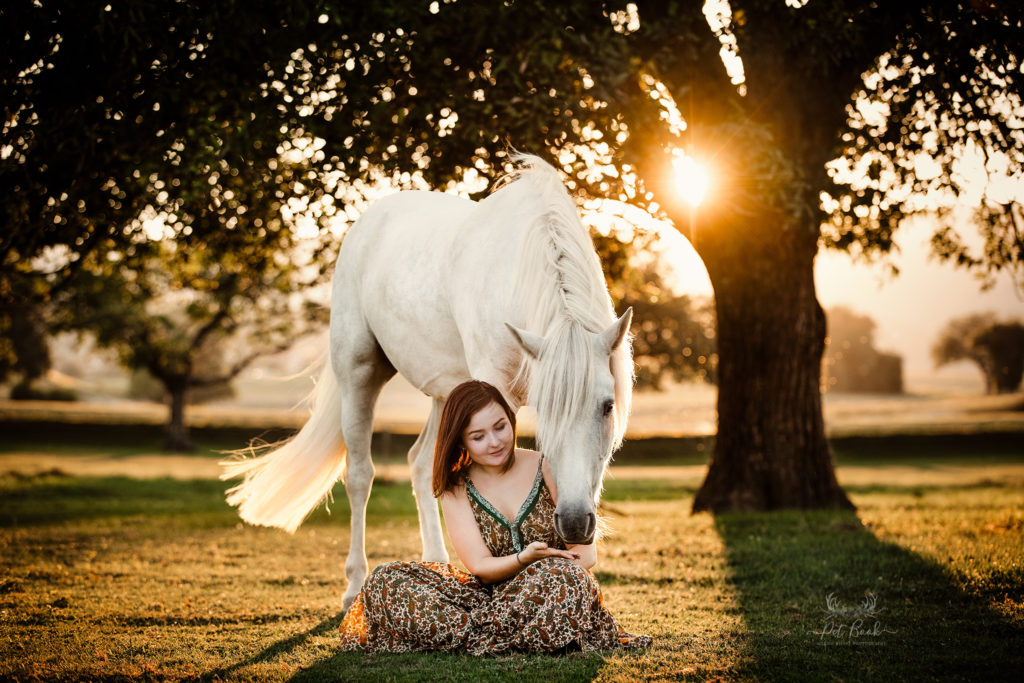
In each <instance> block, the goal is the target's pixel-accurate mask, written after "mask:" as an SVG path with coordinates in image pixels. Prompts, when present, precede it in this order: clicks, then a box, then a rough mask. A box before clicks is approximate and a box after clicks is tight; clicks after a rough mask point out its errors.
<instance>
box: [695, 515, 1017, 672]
mask: <svg viewBox="0 0 1024 683" xmlns="http://www.w3.org/2000/svg"><path fill="white" fill-rule="evenodd" d="M715 528H716V530H717V531H718V533H719V535H720V536H721V538H722V540H723V542H724V543H725V546H726V551H727V555H728V563H729V570H730V574H731V577H730V581H731V583H732V585H733V587H734V589H735V591H736V593H737V600H738V603H739V607H740V610H741V612H742V614H743V617H744V621H745V622H746V626H747V630H748V635H747V636H746V637H745V639H746V642H747V647H748V648H749V652H748V655H749V656H748V657H745V658H744V659H745V660H746V661H747V662H748V664H747V666H746V668H747V670H746V671H745V672H744V673H747V674H750V675H752V676H754V677H756V678H758V679H762V680H775V679H785V680H808V681H820V680H839V679H842V680H880V681H881V680H885V681H890V680H933V679H941V680H959V679H963V680H1007V679H1011V678H1014V677H1015V676H1017V675H1019V673H1020V671H1021V669H1022V668H1024V651H1022V650H1021V648H1020V644H1021V642H1024V627H1022V626H1021V625H1020V624H1015V623H1013V622H1011V621H1010V620H1009V619H1008V618H1006V617H1004V616H1003V615H1001V614H999V613H998V612H996V611H995V610H994V609H993V608H992V607H991V606H990V604H989V603H988V601H987V600H986V598H987V597H990V598H996V599H998V598H997V596H996V595H995V594H993V595H991V596H982V597H979V596H976V595H972V594H969V593H967V592H965V591H964V590H962V589H961V588H960V587H959V586H958V585H957V581H956V579H955V577H954V576H953V575H952V574H951V572H950V571H949V570H948V569H947V568H945V567H943V566H942V565H939V564H937V563H936V562H934V561H932V560H930V559H928V558H926V557H924V556H921V555H918V554H916V553H914V552H911V551H909V550H907V549H905V548H903V547H901V546H899V545H897V544H894V543H890V542H886V541H882V540H880V539H878V538H877V537H876V536H875V535H874V534H872V533H871V532H870V530H868V529H866V528H865V527H864V526H863V525H862V524H861V522H860V520H859V519H858V518H857V516H856V515H855V514H853V513H849V512H798V511H784V512H773V513H730V514H722V515H719V516H717V517H716V518H715ZM1020 578H1021V577H1020V576H1017V577H1016V579H1011V580H1010V581H1007V582H1006V583H1004V585H1003V588H1004V589H1006V590H1008V591H1009V593H1010V595H1015V597H1016V598H1017V599H1019V597H1020V595H1019V594H1020V590H1021V581H1020ZM998 592H1000V591H999V590H997V591H994V593H998ZM1017 680H1019V679H1017Z"/></svg>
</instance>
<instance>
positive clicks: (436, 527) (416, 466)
mask: <svg viewBox="0 0 1024 683" xmlns="http://www.w3.org/2000/svg"><path fill="white" fill-rule="evenodd" d="M443 407H444V401H442V400H440V399H436V398H435V399H434V402H433V405H432V406H431V409H430V417H429V418H428V419H427V424H426V425H424V427H423V431H421V432H420V435H419V438H417V439H416V443H414V444H413V445H412V448H410V449H409V467H410V470H411V473H412V491H413V494H414V495H415V496H416V508H417V510H418V511H419V515H420V538H421V539H422V541H423V561H424V562H445V563H447V562H448V550H447V549H446V548H445V546H444V534H443V532H442V531H441V514H440V512H438V509H437V500H435V499H434V492H433V490H432V488H433V487H432V480H433V475H434V442H435V441H437V430H438V427H439V425H440V423H441V409H442V408H443Z"/></svg>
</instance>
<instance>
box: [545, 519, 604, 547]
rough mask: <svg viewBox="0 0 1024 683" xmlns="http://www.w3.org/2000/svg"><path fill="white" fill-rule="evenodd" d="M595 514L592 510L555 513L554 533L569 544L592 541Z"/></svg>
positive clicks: (595, 527)
mask: <svg viewBox="0 0 1024 683" xmlns="http://www.w3.org/2000/svg"><path fill="white" fill-rule="evenodd" d="M596 532H597V515H596V514H594V513H593V512H574V513H567V514H562V513H558V512H556V513H555V533H557V534H558V535H559V536H560V537H561V538H562V540H563V541H565V542H566V543H568V544H569V545H575V544H584V545H586V544H587V543H593V542H594V534H595V533H596Z"/></svg>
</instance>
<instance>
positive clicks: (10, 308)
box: [0, 297, 50, 398]
mask: <svg viewBox="0 0 1024 683" xmlns="http://www.w3.org/2000/svg"><path fill="white" fill-rule="evenodd" d="M46 337H47V333H46V326H45V324H44V323H43V317H42V316H41V315H40V310H39V306H38V304H37V303H36V301H35V300H34V299H33V298H31V297H18V298H17V299H16V300H15V301H10V302H8V304H7V306H6V310H5V311H4V315H0V381H2V380H4V379H6V378H7V377H9V376H11V375H15V376H16V377H17V378H18V379H17V383H16V384H15V385H14V387H13V388H12V391H11V395H12V398H16V397H19V396H23V397H30V396H31V391H30V387H31V385H32V383H33V382H34V381H35V380H37V379H39V378H40V377H42V376H43V374H44V373H45V372H46V371H47V370H49V369H50V353H49V349H48V347H47V344H46Z"/></svg>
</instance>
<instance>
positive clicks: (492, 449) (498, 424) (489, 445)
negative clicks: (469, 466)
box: [462, 401, 513, 467]
mask: <svg viewBox="0 0 1024 683" xmlns="http://www.w3.org/2000/svg"><path fill="white" fill-rule="evenodd" d="M512 442H513V436H512V425H511V424H510V423H509V421H508V416H507V415H505V411H504V410H502V408H501V406H499V405H498V404H497V403H495V402H493V401H492V402H491V403H488V404H487V405H486V406H484V407H483V408H481V409H480V410H478V411H477V412H475V413H474V414H473V417H471V418H470V419H469V424H468V425H466V428H465V429H464V430H463V431H462V445H463V446H465V447H466V452H467V453H469V457H470V458H471V459H472V460H473V462H475V463H477V464H478V465H485V466H492V467H496V466H501V465H504V464H505V460H506V459H507V458H508V456H509V454H510V453H511V452H512Z"/></svg>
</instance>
